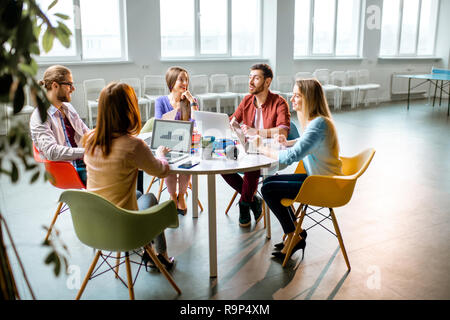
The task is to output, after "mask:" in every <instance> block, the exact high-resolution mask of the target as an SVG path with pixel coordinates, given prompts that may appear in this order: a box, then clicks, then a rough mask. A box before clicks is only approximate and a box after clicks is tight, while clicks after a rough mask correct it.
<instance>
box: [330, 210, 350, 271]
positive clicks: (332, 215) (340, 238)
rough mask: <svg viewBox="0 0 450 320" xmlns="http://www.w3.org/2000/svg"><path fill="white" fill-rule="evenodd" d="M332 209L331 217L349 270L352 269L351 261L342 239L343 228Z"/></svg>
mask: <svg viewBox="0 0 450 320" xmlns="http://www.w3.org/2000/svg"><path fill="white" fill-rule="evenodd" d="M329 209H330V215H331V219H332V221H333V225H334V230H335V231H336V235H337V238H338V241H339V246H340V247H341V251H342V254H343V255H344V259H345V263H346V264H347V269H348V271H350V270H351V267H350V261H349V260H348V256H347V251H346V250H345V246H344V240H343V239H342V234H341V230H340V229H339V225H338V223H337V219H336V215H335V214H334V210H333V208H329Z"/></svg>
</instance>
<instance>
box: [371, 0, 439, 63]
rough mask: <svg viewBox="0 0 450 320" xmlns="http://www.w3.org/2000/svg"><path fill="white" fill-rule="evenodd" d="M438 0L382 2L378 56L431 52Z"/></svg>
mask: <svg viewBox="0 0 450 320" xmlns="http://www.w3.org/2000/svg"><path fill="white" fill-rule="evenodd" d="M438 7H439V0H406V1H405V0H389V1H384V2H383V15H382V23H381V44H380V56H432V55H433V54H434V47H435V39H436V26H437V13H438Z"/></svg>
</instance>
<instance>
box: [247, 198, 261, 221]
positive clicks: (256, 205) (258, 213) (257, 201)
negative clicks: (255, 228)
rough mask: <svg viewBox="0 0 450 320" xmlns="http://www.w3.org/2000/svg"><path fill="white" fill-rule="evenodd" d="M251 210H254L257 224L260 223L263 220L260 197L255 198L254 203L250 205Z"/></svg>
mask: <svg viewBox="0 0 450 320" xmlns="http://www.w3.org/2000/svg"><path fill="white" fill-rule="evenodd" d="M250 209H252V212H253V216H254V217H255V222H256V223H258V222H259V220H261V218H262V199H261V198H260V197H258V196H254V197H253V201H252V203H250Z"/></svg>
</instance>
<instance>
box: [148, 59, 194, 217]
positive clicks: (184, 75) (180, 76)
mask: <svg viewBox="0 0 450 320" xmlns="http://www.w3.org/2000/svg"><path fill="white" fill-rule="evenodd" d="M166 83H167V87H168V88H169V92H170V93H169V95H167V96H161V97H158V98H157V99H156V102H155V118H156V119H161V118H162V117H163V115H164V114H166V113H168V112H174V113H176V114H175V115H174V117H173V118H172V119H174V120H183V121H193V120H192V119H191V112H190V111H191V108H192V109H194V110H198V104H197V101H196V99H195V98H194V97H193V96H192V95H191V93H190V92H189V90H188V87H189V75H188V72H187V71H186V70H185V69H183V68H181V67H170V68H169V69H168V70H167V72H166ZM184 103H185V104H186V106H187V107H183V104H184ZM174 110H176V112H175V111H174ZM190 179H191V176H190V175H189V174H170V175H169V176H167V177H166V179H165V181H166V185H167V190H168V191H169V194H170V198H171V199H172V200H173V201H175V203H176V204H177V210H178V213H179V214H182V215H185V214H186V211H187V209H186V201H185V195H186V191H187V188H188V185H189V181H190ZM177 185H178V194H177Z"/></svg>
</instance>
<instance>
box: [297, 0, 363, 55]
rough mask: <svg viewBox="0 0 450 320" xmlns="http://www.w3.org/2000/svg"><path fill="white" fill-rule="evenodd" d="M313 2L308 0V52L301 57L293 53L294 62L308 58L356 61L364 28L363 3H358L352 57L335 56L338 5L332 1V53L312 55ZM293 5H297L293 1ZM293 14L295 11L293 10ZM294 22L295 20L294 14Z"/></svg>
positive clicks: (336, 1) (313, 0)
mask: <svg viewBox="0 0 450 320" xmlns="http://www.w3.org/2000/svg"><path fill="white" fill-rule="evenodd" d="M315 1H316V0H309V4H310V6H309V26H308V50H307V54H306V55H304V56H302V55H296V54H295V51H294V52H293V56H294V59H295V60H301V59H310V58H318V59H321V58H330V59H358V58H360V57H361V53H362V46H361V44H362V36H363V26H364V15H363V12H364V11H363V10H364V9H363V7H364V5H363V4H364V2H363V1H360V4H359V17H358V28H357V30H358V35H357V39H358V44H357V52H356V54H354V55H348V54H347V55H336V44H337V41H336V40H337V18H338V5H339V1H338V0H334V2H335V6H334V15H333V16H334V29H333V46H332V47H333V51H332V52H331V53H314V52H313V47H314V7H315ZM295 5H297V1H295ZM294 12H295V10H294ZM294 20H295V13H294ZM294 50H295V30H294Z"/></svg>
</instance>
